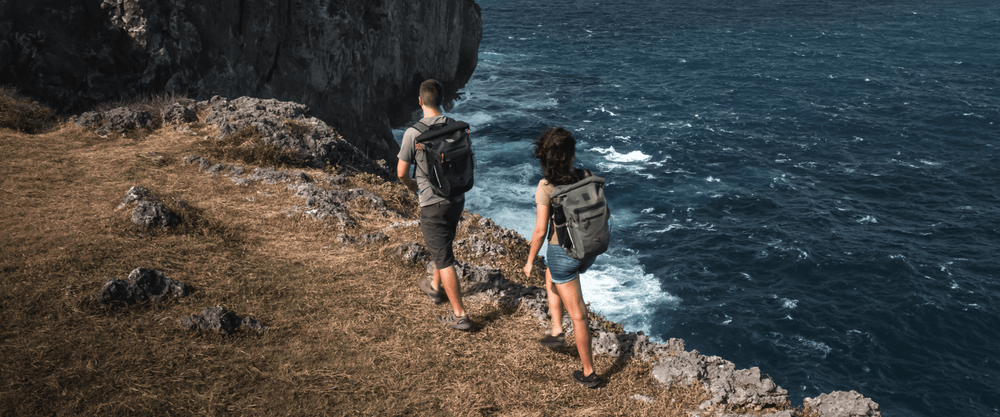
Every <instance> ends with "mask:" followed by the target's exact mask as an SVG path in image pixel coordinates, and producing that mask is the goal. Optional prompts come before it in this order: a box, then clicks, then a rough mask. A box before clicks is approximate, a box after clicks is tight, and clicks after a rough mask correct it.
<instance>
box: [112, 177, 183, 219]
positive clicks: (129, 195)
mask: <svg viewBox="0 0 1000 417" xmlns="http://www.w3.org/2000/svg"><path fill="white" fill-rule="evenodd" d="M133 203H135V208H133V209H132V223H135V224H137V225H139V226H142V227H145V228H147V229H151V228H153V227H169V226H173V225H175V224H177V223H178V222H179V221H180V219H179V218H178V217H177V216H176V215H175V214H174V213H172V212H171V211H170V210H168V209H167V207H166V206H165V205H163V203H162V202H161V201H160V197H159V196H157V195H156V194H153V192H152V191H149V189H148V188H146V187H143V186H141V185H136V186H133V187H132V188H129V190H128V192H126V193H125V198H123V199H122V203H121V204H120V205H119V206H118V208H119V209H123V208H126V207H128V206H129V205H131V204H133Z"/></svg>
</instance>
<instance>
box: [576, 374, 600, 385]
mask: <svg viewBox="0 0 1000 417" xmlns="http://www.w3.org/2000/svg"><path fill="white" fill-rule="evenodd" d="M573 380H574V381H576V382H579V383H580V385H583V386H585V387H587V388H597V386H598V385H601V382H603V381H601V377H599V376H597V372H591V373H590V375H587V376H583V371H573Z"/></svg>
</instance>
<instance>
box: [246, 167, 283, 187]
mask: <svg viewBox="0 0 1000 417" xmlns="http://www.w3.org/2000/svg"><path fill="white" fill-rule="evenodd" d="M247 180H249V181H263V182H264V183H266V184H278V183H282V182H289V181H291V180H292V177H291V176H290V175H288V173H287V172H285V171H282V170H278V169H274V168H254V170H253V173H251V174H250V175H248V176H247Z"/></svg>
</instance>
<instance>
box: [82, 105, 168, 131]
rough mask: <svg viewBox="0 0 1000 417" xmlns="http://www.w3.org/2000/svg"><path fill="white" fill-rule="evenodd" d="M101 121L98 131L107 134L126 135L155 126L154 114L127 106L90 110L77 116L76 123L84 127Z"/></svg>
mask: <svg viewBox="0 0 1000 417" xmlns="http://www.w3.org/2000/svg"><path fill="white" fill-rule="evenodd" d="M97 123H100V127H98V128H97V131H96V133H97V134H99V135H102V136H107V135H108V134H109V133H112V132H115V133H118V134H120V135H124V134H126V133H128V132H129V131H132V130H137V129H147V128H152V127H153V115H151V114H149V112H147V111H144V110H132V109H129V108H127V107H119V108H116V109H111V110H108V111H106V112H88V113H84V114H83V115H81V116H80V117H79V118H77V121H76V124H77V125H78V126H83V127H92V126H93V125H95V124H97Z"/></svg>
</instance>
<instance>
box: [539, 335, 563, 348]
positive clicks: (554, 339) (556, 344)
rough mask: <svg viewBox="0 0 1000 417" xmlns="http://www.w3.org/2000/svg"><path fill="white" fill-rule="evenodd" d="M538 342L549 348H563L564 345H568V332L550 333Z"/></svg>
mask: <svg viewBox="0 0 1000 417" xmlns="http://www.w3.org/2000/svg"><path fill="white" fill-rule="evenodd" d="M538 343H541V344H542V346H545V347H547V348H549V349H556V348H561V347H563V346H566V334H565V333H559V334H557V335H555V336H553V335H548V336H545V337H543V338H542V339H541V340H539V341H538Z"/></svg>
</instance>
